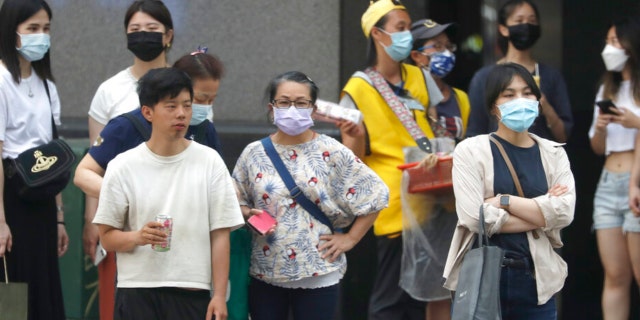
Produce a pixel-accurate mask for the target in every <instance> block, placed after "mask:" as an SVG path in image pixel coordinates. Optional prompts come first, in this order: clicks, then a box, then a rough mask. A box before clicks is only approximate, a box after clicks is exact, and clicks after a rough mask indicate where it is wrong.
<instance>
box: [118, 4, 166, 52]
mask: <svg viewBox="0 0 640 320" xmlns="http://www.w3.org/2000/svg"><path fill="white" fill-rule="evenodd" d="M137 12H144V13H146V14H148V15H150V16H151V17H152V18H154V19H156V20H158V21H159V22H160V23H162V24H163V25H164V28H165V32H168V31H169V30H173V20H172V19H171V12H169V9H167V6H165V5H164V3H163V2H162V1H160V0H137V1H134V2H133V3H132V4H131V5H130V6H129V9H127V13H126V14H125V15H124V30H125V31H126V30H127V28H129V22H130V21H131V18H132V17H133V15H134V14H136V13H137ZM173 38H174V37H171V42H170V43H171V44H173Z"/></svg>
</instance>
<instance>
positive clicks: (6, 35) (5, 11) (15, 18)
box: [0, 0, 53, 83]
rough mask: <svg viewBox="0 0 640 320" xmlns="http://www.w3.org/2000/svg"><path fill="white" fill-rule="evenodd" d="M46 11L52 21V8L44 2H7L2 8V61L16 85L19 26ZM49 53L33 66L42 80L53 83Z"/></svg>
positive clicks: (0, 41)
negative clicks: (39, 12) (41, 11)
mask: <svg viewBox="0 0 640 320" xmlns="http://www.w3.org/2000/svg"><path fill="white" fill-rule="evenodd" d="M42 9H44V11H46V12H47V15H49V20H51V19H52V13H51V8H50V7H49V5H48V4H47V3H46V2H44V1H42V0H5V1H4V2H3V3H2V8H0V59H2V63H4V65H5V66H6V67H7V70H9V73H11V77H12V78H13V80H14V81H15V82H16V83H19V82H20V78H21V77H20V60H19V58H18V55H19V54H20V53H18V50H17V49H16V43H17V40H18V34H17V30H18V25H20V24H21V23H23V22H25V21H26V20H28V19H29V18H31V17H32V16H33V15H34V14H36V13H37V12H38V11H40V10H42ZM49 52H50V51H47V53H45V55H44V57H43V58H42V59H40V60H38V61H32V62H31V66H32V67H33V69H34V70H35V71H36V74H37V75H38V76H39V77H40V78H41V79H49V80H51V81H53V74H52V73H51V63H50V59H49Z"/></svg>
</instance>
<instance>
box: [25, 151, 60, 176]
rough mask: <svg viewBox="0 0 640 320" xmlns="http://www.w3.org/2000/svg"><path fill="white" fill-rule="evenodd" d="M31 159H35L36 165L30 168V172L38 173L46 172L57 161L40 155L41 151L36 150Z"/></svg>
mask: <svg viewBox="0 0 640 320" xmlns="http://www.w3.org/2000/svg"><path fill="white" fill-rule="evenodd" d="M33 157H34V158H36V164H34V165H33V167H31V172H33V173H38V172H40V171H46V170H49V169H50V168H51V166H52V165H53V164H54V163H56V162H57V161H58V157H56V156H51V157H47V156H45V155H43V154H42V151H40V150H36V151H34V152H33Z"/></svg>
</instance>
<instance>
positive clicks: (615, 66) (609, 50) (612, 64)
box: [602, 44, 629, 72]
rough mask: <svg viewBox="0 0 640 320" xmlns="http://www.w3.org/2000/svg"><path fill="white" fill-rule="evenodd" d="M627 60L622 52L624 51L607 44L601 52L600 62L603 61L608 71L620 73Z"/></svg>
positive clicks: (626, 56) (627, 57)
mask: <svg viewBox="0 0 640 320" xmlns="http://www.w3.org/2000/svg"><path fill="white" fill-rule="evenodd" d="M627 59H629V56H628V55H627V54H626V53H625V52H624V49H620V48H617V47H614V46H612V45H610V44H608V45H606V46H605V47H604V50H602V60H604V65H605V66H606V67H607V70H609V71H616V72H620V71H622V69H623V68H624V65H625V64H626V63H627Z"/></svg>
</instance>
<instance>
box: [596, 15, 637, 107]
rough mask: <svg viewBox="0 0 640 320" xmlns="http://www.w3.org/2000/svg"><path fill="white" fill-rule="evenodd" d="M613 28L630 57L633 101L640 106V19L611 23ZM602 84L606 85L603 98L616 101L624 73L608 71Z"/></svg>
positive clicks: (633, 18) (632, 18) (630, 18)
mask: <svg viewBox="0 0 640 320" xmlns="http://www.w3.org/2000/svg"><path fill="white" fill-rule="evenodd" d="M611 27H615V28H616V37H618V42H620V45H621V46H622V48H623V49H624V51H625V53H626V54H627V55H628V56H629V59H627V63H628V64H629V67H630V68H629V69H630V71H631V87H632V89H631V90H632V92H633V99H634V100H635V102H636V104H640V56H639V55H640V17H638V16H629V17H624V18H621V19H617V20H615V21H613V22H612V23H611V25H610V26H609V29H610V28H611ZM602 82H603V84H604V91H603V96H604V97H605V98H607V99H612V100H615V99H616V94H617V93H618V90H620V83H621V82H622V73H620V72H614V71H607V72H605V74H604V76H603V78H602Z"/></svg>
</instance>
